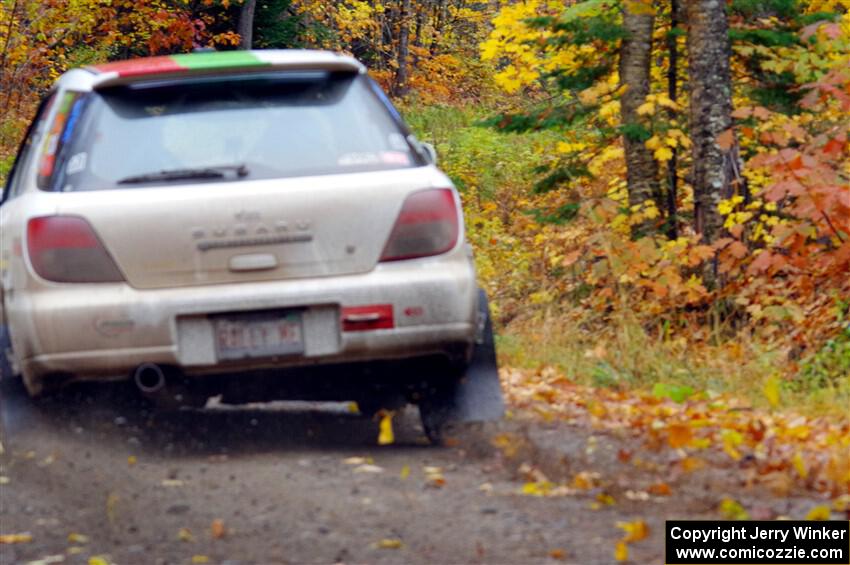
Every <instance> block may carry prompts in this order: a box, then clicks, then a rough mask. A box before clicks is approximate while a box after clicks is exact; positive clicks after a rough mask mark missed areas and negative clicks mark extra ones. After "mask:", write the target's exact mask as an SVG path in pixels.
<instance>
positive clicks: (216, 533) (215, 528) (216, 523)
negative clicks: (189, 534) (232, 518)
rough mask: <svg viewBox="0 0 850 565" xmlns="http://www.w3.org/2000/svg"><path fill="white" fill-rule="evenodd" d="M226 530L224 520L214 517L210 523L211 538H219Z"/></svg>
mask: <svg viewBox="0 0 850 565" xmlns="http://www.w3.org/2000/svg"><path fill="white" fill-rule="evenodd" d="M226 533H227V530H226V529H225V527H224V521H223V520H221V519H220V518H216V519H215V520H213V521H212V524H211V525H210V534H212V537H213V539H221V538H223V537H224V536H225V534H226Z"/></svg>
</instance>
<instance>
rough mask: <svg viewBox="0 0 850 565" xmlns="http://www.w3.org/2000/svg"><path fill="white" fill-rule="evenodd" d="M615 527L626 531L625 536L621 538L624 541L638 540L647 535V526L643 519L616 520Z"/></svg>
mask: <svg viewBox="0 0 850 565" xmlns="http://www.w3.org/2000/svg"><path fill="white" fill-rule="evenodd" d="M617 527H618V528H620V529H621V530H623V531H624V532H626V537H624V538H623V541H624V542H625V543H632V542H635V541H640V540H642V539H644V538H646V537H647V536H648V535H649V526H647V525H646V522H644V521H643V520H635V521H634V522H617Z"/></svg>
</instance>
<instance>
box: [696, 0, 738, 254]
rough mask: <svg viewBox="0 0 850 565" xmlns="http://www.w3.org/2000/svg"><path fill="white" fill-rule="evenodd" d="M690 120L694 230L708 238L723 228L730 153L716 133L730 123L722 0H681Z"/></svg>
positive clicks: (728, 49)
mask: <svg viewBox="0 0 850 565" xmlns="http://www.w3.org/2000/svg"><path fill="white" fill-rule="evenodd" d="M686 10H687V12H686V16H687V21H688V26H689V30H688V66H689V73H690V91H691V92H690V96H691V108H690V126H691V140H692V141H693V160H694V171H693V187H694V207H695V210H694V212H695V213H694V220H695V228H696V231H697V233H700V234H702V240H703V242H705V243H712V242H714V241H715V240H716V239H717V238H718V237H720V234H721V232H722V229H723V219H722V218H721V216H720V213H719V212H718V210H717V204H718V203H719V202H720V200H721V198H722V195H723V193H724V192H725V191H726V190H728V187H729V186H730V183H731V178H730V170H731V168H730V167H728V166H727V161H728V160H729V159H731V158H732V156H731V155H730V153H729V151H724V150H723V149H722V148H721V147H720V146H719V145H718V143H717V136H718V135H720V134H721V133H723V132H724V131H726V130H728V129H729V128H730V127H732V116H731V113H732V83H731V78H730V72H729V56H730V53H731V47H730V44H729V31H728V22H727V20H726V10H725V2H724V1H723V0H687V2H686Z"/></svg>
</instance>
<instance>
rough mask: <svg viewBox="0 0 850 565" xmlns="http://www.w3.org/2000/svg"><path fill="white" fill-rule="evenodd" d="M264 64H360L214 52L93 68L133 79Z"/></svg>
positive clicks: (300, 54)
mask: <svg viewBox="0 0 850 565" xmlns="http://www.w3.org/2000/svg"><path fill="white" fill-rule="evenodd" d="M261 67H276V68H286V67H293V68H311V67H313V68H338V69H350V70H359V69H360V64H359V63H357V62H356V61H355V60H354V59H351V58H350V57H343V56H339V55H336V54H334V53H330V52H326V51H302V50H269V51H214V52H205V53H191V54H185V55H168V56H162V57H146V58H141V59H130V60H127V61H116V62H113V63H104V64H102V65H95V66H93V67H89V69H90V70H93V71H95V72H97V73H100V74H108V75H112V76H113V77H116V78H132V77H142V76H150V75H167V74H175V73H192V72H212V71H218V70H239V69H246V70H247V69H254V68H261Z"/></svg>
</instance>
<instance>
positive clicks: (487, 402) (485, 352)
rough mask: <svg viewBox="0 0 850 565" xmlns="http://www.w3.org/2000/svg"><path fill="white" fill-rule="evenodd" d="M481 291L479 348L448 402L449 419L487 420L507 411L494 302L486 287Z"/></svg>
mask: <svg viewBox="0 0 850 565" xmlns="http://www.w3.org/2000/svg"><path fill="white" fill-rule="evenodd" d="M478 293H479V294H478V310H479V312H478V315H479V324H480V328H479V332H478V336H477V339H476V343H475V350H474V352H473V354H472V359H471V360H470V363H469V367H468V368H467V370H466V373H465V374H464V376H463V377H462V378H461V379H460V380H458V382H457V383H456V384H455V385H454V387H453V390H452V391H451V395H450V401H449V402H448V403H447V404H448V405H447V406H446V409H447V411H448V412H447V414H446V415H445V416H446V421H447V422H486V421H491V420H499V419H501V418H502V417H504V415H505V402H504V400H503V399H502V387H501V385H500V384H499V366H498V362H497V360H496V344H495V343H494V340H493V324H492V322H491V320H490V306H489V304H488V302H487V294H486V293H485V292H484V290H479V291H478Z"/></svg>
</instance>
